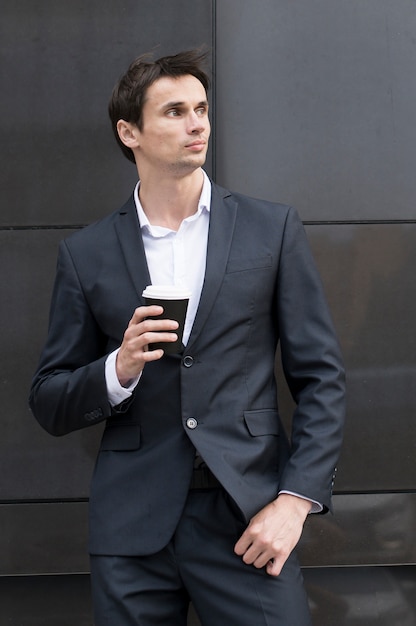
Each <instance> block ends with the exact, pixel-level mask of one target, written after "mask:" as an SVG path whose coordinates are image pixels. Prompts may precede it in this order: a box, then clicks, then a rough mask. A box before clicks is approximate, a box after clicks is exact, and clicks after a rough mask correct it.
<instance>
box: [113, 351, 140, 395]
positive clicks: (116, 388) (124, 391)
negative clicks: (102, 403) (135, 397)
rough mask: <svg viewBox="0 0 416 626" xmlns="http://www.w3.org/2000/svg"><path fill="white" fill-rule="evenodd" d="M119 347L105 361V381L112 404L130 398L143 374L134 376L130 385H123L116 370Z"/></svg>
mask: <svg viewBox="0 0 416 626" xmlns="http://www.w3.org/2000/svg"><path fill="white" fill-rule="evenodd" d="M118 351H119V348H118V349H117V350H114V352H111V353H110V354H109V355H108V357H107V359H106V362H105V382H106V385H107V396H108V401H109V403H110V404H111V406H113V407H114V406H117V405H118V404H121V403H122V402H124V400H127V399H128V398H130V396H131V394H132V393H133V391H134V389H135V388H136V385H137V383H138V382H139V380H140V377H141V374H139V376H138V377H137V378H134V379H133V380H132V381H131V382H130V385H129V386H128V387H122V386H121V385H120V382H119V380H118V378H117V372H116V359H117V354H118Z"/></svg>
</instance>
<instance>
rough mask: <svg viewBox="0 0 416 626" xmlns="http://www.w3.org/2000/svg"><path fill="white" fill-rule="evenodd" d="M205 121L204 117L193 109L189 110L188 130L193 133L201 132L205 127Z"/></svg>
mask: <svg viewBox="0 0 416 626" xmlns="http://www.w3.org/2000/svg"><path fill="white" fill-rule="evenodd" d="M207 122H208V120H207V118H206V117H201V116H200V115H198V114H197V113H196V112H195V111H191V113H190V114H189V120H188V132H189V133H193V134H197V133H202V132H203V130H204V129H205V128H206V125H207Z"/></svg>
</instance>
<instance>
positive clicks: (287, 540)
mask: <svg viewBox="0 0 416 626" xmlns="http://www.w3.org/2000/svg"><path fill="white" fill-rule="evenodd" d="M309 508H310V503H309V502H307V501H304V500H300V499H299V498H297V497H295V496H291V495H289V496H286V495H282V496H279V498H278V499H277V500H276V501H274V502H271V503H270V504H269V505H267V506H266V507H264V509H262V510H261V511H259V513H257V515H255V516H254V517H253V519H252V520H251V522H250V524H249V525H248V527H247V528H246V530H245V531H244V533H243V534H242V535H241V537H240V539H239V540H238V541H237V543H236V544H235V547H234V551H235V553H236V554H238V555H239V556H241V557H242V559H243V561H244V563H247V565H253V566H254V567H256V568H258V569H260V568H262V567H266V571H267V573H268V574H270V575H271V576H278V575H279V574H280V572H281V570H282V568H283V566H284V564H285V562H286V560H287V559H288V557H289V555H290V553H291V552H292V550H293V548H294V547H295V546H296V544H297V543H298V541H299V539H300V536H301V533H302V528H303V522H304V521H305V517H306V514H307V510H308V509H309Z"/></svg>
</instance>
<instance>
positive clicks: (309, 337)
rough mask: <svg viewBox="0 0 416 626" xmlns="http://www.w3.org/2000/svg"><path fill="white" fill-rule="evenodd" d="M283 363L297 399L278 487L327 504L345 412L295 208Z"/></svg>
mask: <svg viewBox="0 0 416 626" xmlns="http://www.w3.org/2000/svg"><path fill="white" fill-rule="evenodd" d="M276 305H277V310H278V321H279V332H280V345H281V354H282V366H283V370H284V373H285V377H286V380H287V383H288V386H289V389H290V392H291V394H292V397H293V399H294V401H295V403H296V409H295V411H294V415H293V419H292V432H291V444H292V452H291V456H290V459H289V461H288V463H287V465H286V468H285V471H284V473H283V476H282V480H281V483H280V485H279V488H280V490H287V491H291V492H295V493H299V494H302V495H304V496H305V497H309V498H310V499H311V500H314V501H317V502H321V503H322V504H323V505H324V510H328V509H330V508H331V495H332V486H333V481H334V478H335V472H336V463H337V460H338V456H339V453H340V448H341V443H342V436H343V424H344V414H345V372H344V366H343V361H342V356H341V351H340V348H339V345H338V341H337V338H336V335H335V330H334V327H333V324H332V321H331V317H330V313H329V309H328V305H327V302H326V299H325V295H324V291H323V287H322V284H321V280H320V277H319V274H318V271H317V269H316V266H315V262H314V259H313V257H312V253H311V251H310V248H309V244H308V241H307V238H306V234H305V231H304V228H303V225H302V222H301V221H300V219H299V217H298V215H297V213H296V211H294V210H293V209H291V210H290V211H289V213H288V217H287V221H286V225H285V233H284V240H283V246H282V251H281V259H280V268H279V276H278V290H277V300H276Z"/></svg>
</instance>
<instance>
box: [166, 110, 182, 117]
mask: <svg viewBox="0 0 416 626" xmlns="http://www.w3.org/2000/svg"><path fill="white" fill-rule="evenodd" d="M166 115H168V116H169V117H178V116H179V115H180V111H179V110H178V109H169V111H166Z"/></svg>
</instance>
